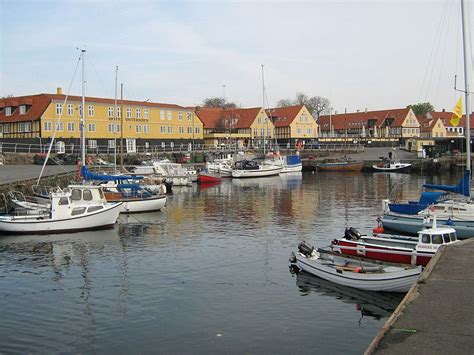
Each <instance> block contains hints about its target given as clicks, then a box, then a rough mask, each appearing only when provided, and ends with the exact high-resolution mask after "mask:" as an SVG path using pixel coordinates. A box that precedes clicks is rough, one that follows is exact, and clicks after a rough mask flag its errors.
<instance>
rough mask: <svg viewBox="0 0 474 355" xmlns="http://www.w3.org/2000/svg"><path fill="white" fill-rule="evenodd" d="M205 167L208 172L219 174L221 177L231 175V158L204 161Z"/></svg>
mask: <svg viewBox="0 0 474 355" xmlns="http://www.w3.org/2000/svg"><path fill="white" fill-rule="evenodd" d="M206 169H207V170H208V171H209V172H210V173H214V174H219V175H220V176H221V177H223V178H225V177H232V160H231V159H215V160H214V161H212V162H206Z"/></svg>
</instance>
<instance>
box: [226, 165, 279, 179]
mask: <svg viewBox="0 0 474 355" xmlns="http://www.w3.org/2000/svg"><path fill="white" fill-rule="evenodd" d="M281 171H282V168H281V167H279V166H275V167H265V168H260V169H249V170H247V169H234V170H232V177H234V178H253V177H264V176H274V175H278V174H280V173H281Z"/></svg>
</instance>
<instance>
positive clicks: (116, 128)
mask: <svg viewBox="0 0 474 355" xmlns="http://www.w3.org/2000/svg"><path fill="white" fill-rule="evenodd" d="M121 129H122V127H121V125H120V124H116V125H115V132H117V133H119V132H120V131H121Z"/></svg>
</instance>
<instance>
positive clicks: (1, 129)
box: [0, 124, 3, 133]
mask: <svg viewBox="0 0 474 355" xmlns="http://www.w3.org/2000/svg"><path fill="white" fill-rule="evenodd" d="M0 133H3V125H2V124H0Z"/></svg>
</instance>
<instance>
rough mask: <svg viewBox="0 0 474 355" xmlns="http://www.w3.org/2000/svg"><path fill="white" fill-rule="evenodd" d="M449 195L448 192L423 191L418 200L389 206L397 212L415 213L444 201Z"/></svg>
mask: <svg viewBox="0 0 474 355" xmlns="http://www.w3.org/2000/svg"><path fill="white" fill-rule="evenodd" d="M448 195H449V194H448V193H447V192H439V191H425V192H422V193H421V195H420V199H419V201H418V202H416V201H408V203H406V202H405V203H389V204H388V208H389V209H390V211H392V212H395V213H400V214H407V215H414V214H417V213H418V212H420V211H422V210H424V209H425V208H426V207H428V206H430V205H435V204H437V203H438V202H441V201H444V200H445V199H446V197H447V196H448Z"/></svg>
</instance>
